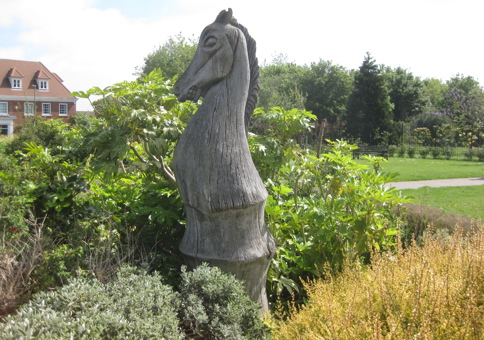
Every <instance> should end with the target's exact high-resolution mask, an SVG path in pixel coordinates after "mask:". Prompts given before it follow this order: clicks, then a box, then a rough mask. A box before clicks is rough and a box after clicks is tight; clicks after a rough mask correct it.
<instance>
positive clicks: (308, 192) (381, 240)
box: [266, 141, 405, 302]
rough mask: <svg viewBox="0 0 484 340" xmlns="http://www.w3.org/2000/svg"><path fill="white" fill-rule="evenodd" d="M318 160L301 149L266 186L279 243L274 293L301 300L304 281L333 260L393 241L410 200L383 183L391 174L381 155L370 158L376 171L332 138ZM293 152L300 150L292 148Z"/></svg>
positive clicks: (360, 257)
mask: <svg viewBox="0 0 484 340" xmlns="http://www.w3.org/2000/svg"><path fill="white" fill-rule="evenodd" d="M332 144H333V149H332V150H331V151H330V152H328V153H326V154H323V155H321V158H319V159H318V158H316V157H313V156H311V155H307V154H304V152H302V151H301V152H300V153H299V154H297V157H294V158H291V159H288V163H287V165H286V166H285V167H284V168H283V169H282V170H281V172H280V176H281V177H280V178H278V182H276V181H274V180H273V181H271V182H270V183H269V184H270V185H269V190H270V191H269V192H270V196H269V198H268V200H267V207H266V216H267V221H268V226H269V228H270V231H271V233H272V234H273V236H274V238H275V239H276V242H277V244H278V249H277V252H276V255H275V257H274V260H273V262H272V265H271V267H270V269H269V274H268V278H269V284H268V290H269V295H270V297H271V298H272V301H273V302H274V301H275V300H276V299H285V298H289V299H290V298H291V294H295V296H296V299H299V300H302V299H303V298H304V287H303V286H302V285H301V284H300V282H301V279H303V280H307V279H312V278H314V277H317V276H320V275H321V271H320V269H321V268H322V267H323V266H328V267H330V268H331V269H333V270H335V271H337V270H339V269H341V267H342V265H343V264H344V263H345V262H347V261H348V262H361V263H364V262H365V261H366V260H368V257H369V254H370V252H371V251H372V250H377V249H378V250H379V249H384V248H389V247H392V246H393V245H394V244H395V241H396V238H397V233H398V231H397V230H398V228H399V226H400V217H399V216H397V215H396V214H395V212H394V210H395V207H396V206H398V205H399V204H400V203H401V202H404V201H405V199H404V198H402V197H401V196H400V195H399V194H398V193H397V192H396V191H395V190H393V189H391V188H387V187H385V186H384V183H387V182H390V181H391V179H392V178H393V177H391V176H388V175H383V174H382V173H381V172H380V171H378V168H379V167H380V166H381V164H380V163H381V162H382V161H386V160H384V159H383V158H382V157H371V156H365V158H366V159H367V160H368V161H369V163H370V164H372V165H373V169H371V168H369V167H367V166H366V165H362V164H359V163H358V162H356V161H355V160H353V158H352V149H354V146H352V145H348V144H347V143H346V142H344V141H338V142H334V143H332ZM294 154H296V151H294Z"/></svg>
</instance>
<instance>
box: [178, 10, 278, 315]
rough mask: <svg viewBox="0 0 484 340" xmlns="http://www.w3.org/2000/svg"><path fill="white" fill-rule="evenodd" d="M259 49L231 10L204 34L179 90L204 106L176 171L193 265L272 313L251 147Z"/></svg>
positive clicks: (260, 191) (183, 143)
mask: <svg viewBox="0 0 484 340" xmlns="http://www.w3.org/2000/svg"><path fill="white" fill-rule="evenodd" d="M255 47H256V46H255V41H254V39H253V38H252V37H251V36H250V35H249V34H248V31H247V29H246V28H245V27H244V26H242V25H240V24H239V23H238V22H237V20H236V19H235V18H234V17H233V16H232V10H231V9H229V10H223V11H222V12H220V14H219V15H218V16H217V18H216V20H215V22H214V23H212V24H210V25H208V26H207V27H206V28H205V29H204V30H203V32H202V34H201V36H200V41H199V44H198V49H197V51H196V53H195V56H194V58H193V60H192V61H191V63H190V65H189V66H188V68H187V70H186V71H185V73H183V75H181V76H180V78H179V79H178V81H177V83H176V84H175V87H174V93H175V95H176V96H177V98H178V99H179V100H180V101H186V100H190V101H194V102H196V101H198V99H199V98H200V97H203V103H202V104H201V106H200V107H199V109H198V111H197V112H196V113H195V115H194V116H193V117H192V118H191V120H190V122H189V123H188V125H187V127H186V129H185V131H184V132H183V134H182V136H181V137H180V140H179V142H178V144H177V146H176V149H175V154H174V159H173V165H174V171H175V176H176V180H177V184H178V188H179V190H180V195H181V198H182V200H183V202H184V205H185V211H186V215H187V228H186V231H185V235H184V237H183V240H182V243H181V245H180V250H181V252H182V253H183V254H184V256H185V259H186V261H187V263H188V265H189V266H190V267H191V268H195V267H196V266H198V265H200V264H202V263H203V262H207V263H209V264H210V265H213V266H217V267H220V268H221V269H222V270H224V271H226V272H231V273H233V274H235V276H236V277H237V278H239V279H241V280H243V281H244V284H245V288H246V290H247V292H248V294H249V296H250V297H251V298H252V299H253V300H254V301H258V302H259V303H260V304H261V306H262V309H263V310H267V309H268V303H267V294H266V288H265V287H266V279H267V271H268V269H269V265H270V262H271V258H272V256H273V254H274V252H275V249H276V245H275V242H274V239H273V237H272V235H271V234H270V232H269V230H268V229H267V227H266V225H265V221H264V209H265V204H266V199H267V191H266V189H265V187H264V184H263V182H262V180H261V178H260V176H259V173H258V172H257V169H256V168H255V165H254V163H253V161H252V158H251V155H250V150H249V144H248V141H247V134H248V125H249V121H250V117H251V115H252V113H253V111H254V108H255V106H256V103H257V96H258V92H259V66H258V61H257V58H256V55H255V49H256V48H255Z"/></svg>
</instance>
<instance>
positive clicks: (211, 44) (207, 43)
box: [203, 36, 217, 47]
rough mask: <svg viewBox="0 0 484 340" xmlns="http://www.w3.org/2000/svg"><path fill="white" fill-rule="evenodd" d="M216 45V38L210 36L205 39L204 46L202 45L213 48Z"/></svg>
mask: <svg viewBox="0 0 484 340" xmlns="http://www.w3.org/2000/svg"><path fill="white" fill-rule="evenodd" d="M216 43H217V38H215V37H213V36H212V37H208V38H207V39H205V44H203V45H204V47H214V46H215V44H216Z"/></svg>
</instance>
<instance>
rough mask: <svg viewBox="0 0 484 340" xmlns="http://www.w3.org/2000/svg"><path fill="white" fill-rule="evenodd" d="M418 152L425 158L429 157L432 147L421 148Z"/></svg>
mask: <svg viewBox="0 0 484 340" xmlns="http://www.w3.org/2000/svg"><path fill="white" fill-rule="evenodd" d="M418 153H419V154H420V157H422V158H423V159H425V158H427V156H428V155H429V153H430V149H429V148H421V149H420V150H419V151H418Z"/></svg>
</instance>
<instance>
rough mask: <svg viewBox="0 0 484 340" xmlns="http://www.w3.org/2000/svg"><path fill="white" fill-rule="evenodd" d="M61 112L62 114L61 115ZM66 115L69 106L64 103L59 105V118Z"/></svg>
mask: <svg viewBox="0 0 484 340" xmlns="http://www.w3.org/2000/svg"><path fill="white" fill-rule="evenodd" d="M62 108H64V109H62ZM63 111H64V113H62V112H63ZM68 113H69V106H68V105H67V104H66V103H59V116H67V115H68Z"/></svg>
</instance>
